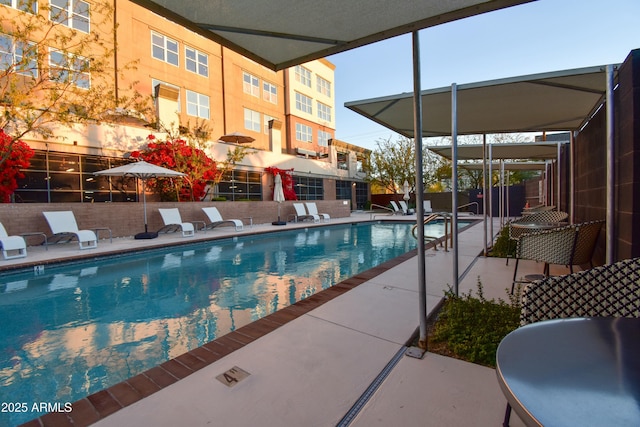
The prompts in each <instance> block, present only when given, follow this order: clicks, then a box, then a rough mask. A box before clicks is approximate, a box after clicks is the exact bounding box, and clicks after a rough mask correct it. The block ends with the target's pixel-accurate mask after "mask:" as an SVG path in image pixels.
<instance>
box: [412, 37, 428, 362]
mask: <svg viewBox="0 0 640 427" xmlns="http://www.w3.org/2000/svg"><path fill="white" fill-rule="evenodd" d="M411 34H412V41H413V127H414V131H413V141H414V143H415V152H416V225H417V227H416V231H417V239H418V304H419V305H420V336H419V339H418V347H419V348H420V349H421V350H423V351H426V350H427V283H426V267H425V250H424V225H423V224H422V221H423V218H424V204H423V200H424V182H423V179H422V175H423V172H422V94H421V92H422V91H421V87H420V79H421V77H420V37H419V34H418V31H414V32H413V33H411Z"/></svg>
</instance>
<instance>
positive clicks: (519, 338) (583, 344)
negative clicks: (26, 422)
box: [496, 317, 640, 427]
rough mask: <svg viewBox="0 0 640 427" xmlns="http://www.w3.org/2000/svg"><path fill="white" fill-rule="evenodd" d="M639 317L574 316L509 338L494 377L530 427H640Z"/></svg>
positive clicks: (528, 328) (503, 344) (500, 351)
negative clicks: (496, 377) (639, 403)
mask: <svg viewBox="0 0 640 427" xmlns="http://www.w3.org/2000/svg"><path fill="white" fill-rule="evenodd" d="M639 337H640V319H635V318H634V319H631V318H613V317H596V318H573V319H559V320H548V321H544V322H537V323H532V324H530V325H527V326H523V327H521V328H518V329H516V330H515V331H513V332H511V333H510V334H509V335H507V336H506V337H505V338H504V339H503V340H502V342H501V343H500V346H499V347H498V352H497V354H496V374H497V376H498V382H499V384H500V387H501V388H502V392H503V393H504V395H505V397H506V398H507V401H508V402H509V404H510V405H511V407H512V408H513V410H514V411H515V412H516V414H517V415H518V416H519V417H520V419H522V420H523V421H524V423H525V424H526V425H527V426H557V427H562V426H571V427H573V426H581V427H586V426H616V427H624V426H640V406H639V405H638V402H640V357H638V355H639V354H640V339H638V338H639Z"/></svg>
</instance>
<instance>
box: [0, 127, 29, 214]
mask: <svg viewBox="0 0 640 427" xmlns="http://www.w3.org/2000/svg"><path fill="white" fill-rule="evenodd" d="M33 155H34V152H33V150H32V149H31V147H29V146H28V145H27V144H26V143H24V142H22V141H20V140H17V141H13V139H12V138H11V137H10V136H9V135H7V134H6V133H4V131H3V130H0V202H2V203H9V202H11V195H12V194H13V192H14V191H16V188H18V182H17V178H24V173H22V172H21V171H20V169H25V168H28V167H29V165H30V164H31V163H30V161H29V160H30V159H31V158H32V157H33Z"/></svg>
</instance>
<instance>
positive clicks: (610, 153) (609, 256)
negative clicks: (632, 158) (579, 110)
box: [606, 65, 616, 264]
mask: <svg viewBox="0 0 640 427" xmlns="http://www.w3.org/2000/svg"><path fill="white" fill-rule="evenodd" d="M613 88H614V81H613V65H607V95H606V102H607V214H606V220H607V223H606V235H607V249H606V263H607V264H611V263H613V262H614V254H615V251H614V249H615V248H614V234H613V233H614V227H613V221H614V212H615V207H616V206H615V198H614V188H613V186H614V184H615V176H614V171H615V157H614V154H615V151H614V150H615V146H614V144H615V140H614V118H615V113H614V109H615V107H614V105H613Z"/></svg>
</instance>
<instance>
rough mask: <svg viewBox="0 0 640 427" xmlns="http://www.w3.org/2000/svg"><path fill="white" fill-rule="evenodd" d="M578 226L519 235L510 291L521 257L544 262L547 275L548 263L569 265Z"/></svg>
mask: <svg viewBox="0 0 640 427" xmlns="http://www.w3.org/2000/svg"><path fill="white" fill-rule="evenodd" d="M577 234H578V226H576V225H569V226H566V227H560V228H554V229H552V230H545V231H539V232H534V233H526V234H523V235H522V236H520V238H519V239H518V244H517V246H516V265H515V268H514V269H513V282H512V283H511V293H513V289H514V287H515V284H516V283H520V282H521V281H520V280H518V264H519V261H520V260H521V259H529V260H534V261H538V262H544V270H543V274H544V275H545V276H548V275H549V265H551V264H554V265H570V264H571V262H572V256H573V250H574V248H575V242H576V237H577Z"/></svg>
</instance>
